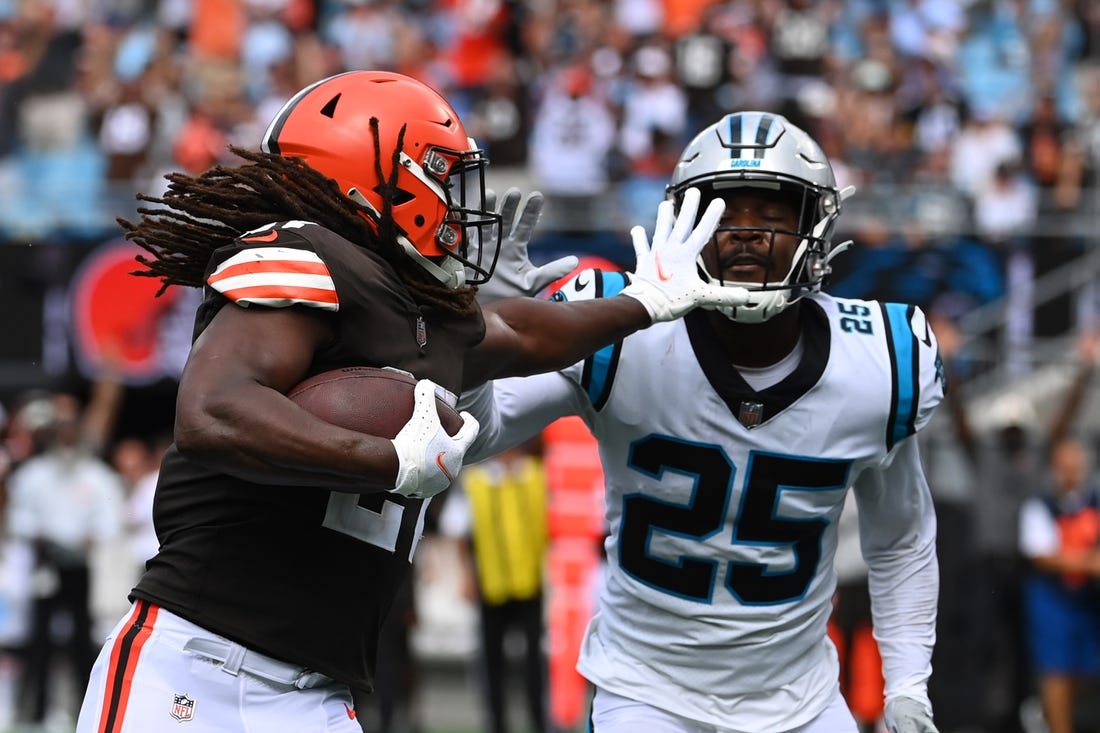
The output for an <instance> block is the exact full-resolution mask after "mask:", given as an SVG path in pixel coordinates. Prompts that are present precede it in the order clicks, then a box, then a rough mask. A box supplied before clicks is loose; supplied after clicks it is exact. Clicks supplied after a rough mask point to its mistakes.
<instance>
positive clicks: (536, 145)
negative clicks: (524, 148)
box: [530, 65, 615, 230]
mask: <svg viewBox="0 0 1100 733" xmlns="http://www.w3.org/2000/svg"><path fill="white" fill-rule="evenodd" d="M614 144H615V117H614V114H613V113H612V110H611V106H610V104H609V103H608V102H607V100H606V99H605V98H604V96H603V94H602V92H601V90H600V89H599V88H598V87H597V86H596V85H595V84H594V83H593V78H592V72H591V71H590V70H589V69H588V68H587V67H585V66H580V65H576V66H571V67H568V68H565V69H562V70H560V71H559V72H558V73H557V74H556V75H555V76H553V77H552V78H551V79H550V81H549V83H548V85H547V86H546V88H545V89H544V90H543V93H542V98H541V100H540V102H539V104H538V106H537V108H536V110H535V116H534V123H533V128H532V130H531V144H530V151H531V160H530V163H531V175H532V176H533V178H534V183H535V188H536V189H537V190H540V191H542V192H543V193H544V194H545V195H546V212H545V219H544V226H545V227H546V228H550V229H571V230H576V229H581V230H584V229H593V228H596V227H597V226H599V225H601V224H603V223H604V222H603V216H604V215H605V213H606V212H605V210H604V209H603V208H602V207H600V206H599V205H598V204H599V201H600V196H601V195H602V194H604V193H606V192H607V191H608V186H609V183H610V176H609V172H608V162H609V156H610V154H611V151H612V147H613V146H614Z"/></svg>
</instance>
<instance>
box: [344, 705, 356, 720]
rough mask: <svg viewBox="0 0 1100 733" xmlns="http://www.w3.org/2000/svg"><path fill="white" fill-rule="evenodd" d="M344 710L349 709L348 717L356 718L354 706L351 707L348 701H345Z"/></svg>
mask: <svg viewBox="0 0 1100 733" xmlns="http://www.w3.org/2000/svg"><path fill="white" fill-rule="evenodd" d="M344 710H346V711H347V713H348V718H349V719H350V720H355V709H354V708H351V707H349V706H348V704H347V703H344Z"/></svg>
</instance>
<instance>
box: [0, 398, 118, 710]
mask: <svg viewBox="0 0 1100 733" xmlns="http://www.w3.org/2000/svg"><path fill="white" fill-rule="evenodd" d="M50 405H51V407H52V410H53V414H52V415H51V418H50V420H49V421H48V422H46V423H45V424H44V425H43V426H42V427H41V428H40V429H41V430H44V431H48V435H47V436H46V437H45V446H46V447H45V449H44V450H43V451H42V452H41V453H39V454H38V455H36V456H34V457H32V458H29V459H27V460H26V461H25V462H24V463H23V464H21V465H20V466H19V467H18V468H16V469H15V471H14V472H13V473H12V475H11V477H10V479H9V481H8V488H9V490H10V504H9V506H8V513H7V517H6V523H7V529H8V532H9V533H10V534H11V536H12V537H13V538H16V539H18V540H21V541H23V542H26V543H28V544H29V546H30V547H31V548H32V549H33V551H34V574H33V576H32V597H33V601H32V610H31V629H30V638H29V640H28V648H27V653H26V660H25V667H24V671H23V683H22V690H23V692H22V694H21V695H20V697H21V699H22V700H23V701H24V703H25V704H26V705H28V707H29V710H28V711H27V712H26V715H27V717H28V719H29V720H30V721H31V722H33V723H38V724H41V723H42V722H43V721H44V720H45V718H46V713H47V710H49V709H50V708H49V692H50V687H51V685H52V682H51V680H52V677H51V659H52V656H53V654H52V652H53V648H54V646H55V643H56V639H55V634H56V629H57V625H56V624H57V619H58V618H67V619H68V622H69V624H70V626H69V629H68V641H67V647H68V652H69V657H70V662H71V668H72V672H73V679H74V682H75V689H76V691H77V692H78V696H77V697H78V699H79V697H82V695H83V690H84V686H85V684H86V683H87V679H88V674H89V673H90V671H91V665H92V661H93V659H94V658H95V649H94V647H93V642H92V617H91V608H90V591H91V583H92V578H91V573H90V569H89V557H90V552H91V551H92V549H93V548H94V547H95V546H96V544H98V543H102V542H106V541H109V540H111V539H113V538H114V537H115V536H117V534H118V532H119V529H120V520H121V516H120V513H121V507H122V501H123V496H122V486H121V482H120V480H119V478H118V476H117V474H116V473H115V472H114V471H113V470H112V469H111V468H110V467H109V466H108V465H106V464H105V463H104V462H103V461H102V460H100V459H99V458H97V457H96V456H95V454H94V452H92V451H90V450H88V448H87V444H86V443H85V442H83V441H82V435H81V417H82V416H81V409H80V404H79V401H78V400H77V399H76V398H75V397H73V396H72V395H66V394H56V395H54V396H53V397H52V399H51V400H50ZM59 614H64V616H60V615H59ZM71 713H72V716H73V717H74V718H75V714H76V710H75V709H74V710H72V711H71Z"/></svg>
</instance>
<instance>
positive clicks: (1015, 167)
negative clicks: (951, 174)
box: [974, 160, 1039, 251]
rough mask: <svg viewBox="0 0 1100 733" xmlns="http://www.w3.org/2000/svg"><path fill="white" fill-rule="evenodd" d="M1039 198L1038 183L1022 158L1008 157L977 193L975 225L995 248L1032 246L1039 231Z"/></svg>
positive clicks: (1006, 249)
mask: <svg viewBox="0 0 1100 733" xmlns="http://www.w3.org/2000/svg"><path fill="white" fill-rule="evenodd" d="M1038 213H1039V202H1038V197H1037V194H1036V190H1035V186H1034V185H1033V184H1032V182H1031V180H1029V179H1028V178H1027V177H1026V176H1025V175H1024V173H1023V171H1022V169H1021V168H1020V164H1019V161H1016V160H1004V161H1002V162H1000V163H998V164H997V166H996V168H994V169H993V176H992V178H991V179H990V180H989V181H988V182H987V183H986V184H985V185H984V186H982V187H981V188H980V189H979V190H978V191H977V192H976V195H975V197H974V225H975V227H976V228H977V232H978V236H980V237H981V238H982V239H983V240H985V242H986V243H987V244H989V245H990V246H991V247H992V248H993V249H995V250H1000V251H1010V250H1014V249H1018V248H1021V247H1028V245H1029V244H1030V242H1031V237H1032V235H1033V234H1034V232H1035V224H1036V220H1037V216H1038Z"/></svg>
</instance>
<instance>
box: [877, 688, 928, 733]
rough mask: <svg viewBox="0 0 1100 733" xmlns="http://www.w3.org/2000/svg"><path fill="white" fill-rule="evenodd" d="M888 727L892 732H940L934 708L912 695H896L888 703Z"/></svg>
mask: <svg viewBox="0 0 1100 733" xmlns="http://www.w3.org/2000/svg"><path fill="white" fill-rule="evenodd" d="M885 717H886V729H887V730H889V731H890V733H939V729H938V728H936V724H935V723H933V722H932V710H931V708H929V707H928V705H927V704H926V703H923V702H920V701H919V700H914V699H913V698H911V697H895V698H893V699H892V700H889V701H887V703H886V715H885Z"/></svg>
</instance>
